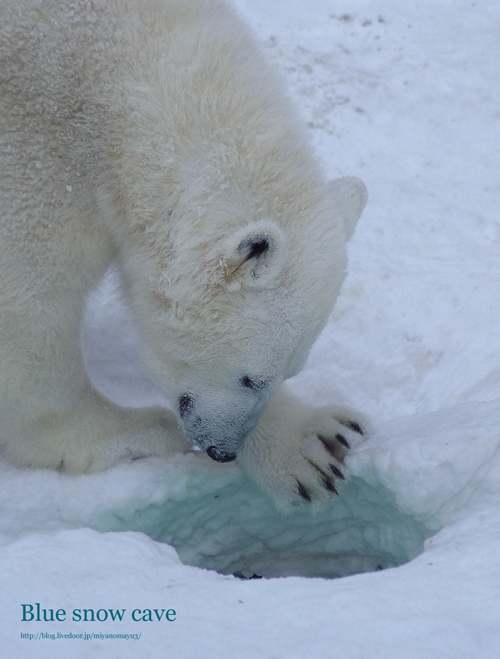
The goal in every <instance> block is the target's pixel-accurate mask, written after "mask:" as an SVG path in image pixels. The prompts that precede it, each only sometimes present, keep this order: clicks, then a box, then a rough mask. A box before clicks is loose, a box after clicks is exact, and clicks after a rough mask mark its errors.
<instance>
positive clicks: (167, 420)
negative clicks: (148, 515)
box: [0, 266, 191, 473]
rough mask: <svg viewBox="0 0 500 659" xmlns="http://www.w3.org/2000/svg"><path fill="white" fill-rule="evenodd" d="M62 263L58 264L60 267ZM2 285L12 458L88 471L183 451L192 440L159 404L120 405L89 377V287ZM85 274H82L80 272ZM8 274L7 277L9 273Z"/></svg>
mask: <svg viewBox="0 0 500 659" xmlns="http://www.w3.org/2000/svg"><path fill="white" fill-rule="evenodd" d="M56 270H57V268H56ZM6 272H8V273H9V274H10V275H11V281H10V282H9V284H8V286H7V285H4V286H2V287H0V308H1V309H2V313H1V316H0V364H1V370H0V426H1V436H0V442H1V443H3V444H4V445H5V448H6V454H7V457H8V458H9V459H10V460H11V461H12V462H14V464H17V465H20V466H27V467H36V468H39V467H42V468H43V467H46V468H52V469H61V470H63V471H67V472H70V473H83V472H89V471H96V470H100V469H105V468H106V467H109V466H111V465H113V464H115V463H116V462H118V461H120V460H123V459H135V458H139V457H145V456H150V455H168V454H171V453H176V452H185V451H188V450H190V449H191V445H190V444H189V442H188V440H187V439H186V438H185V436H184V434H183V433H182V431H181V430H180V428H179V426H178V423H177V421H176V419H175V416H174V415H173V414H172V413H171V412H168V411H166V410H163V409H161V408H151V409H145V410H144V409H143V410H133V409H125V408H121V407H119V406H117V405H114V404H113V403H111V402H110V401H108V400H106V399H105V398H104V397H103V396H101V395H100V394H99V393H98V392H97V391H96V390H95V389H94V388H93V387H92V385H91V384H90V382H89V380H88V377H87V375H86V372H85V368H84V364H83V360H82V356H81V351H80V326H81V320H82V316H83V308H84V302H85V295H86V292H87V291H86V290H84V287H83V286H79V285H78V283H77V281H78V278H73V279H75V282H74V283H71V282H69V281H68V278H69V277H71V272H69V270H68V269H67V268H66V270H65V275H62V274H61V276H60V277H58V278H57V279H56V278H54V281H52V282H50V281H48V280H44V278H43V277H41V278H39V279H38V280H36V279H35V278H32V280H31V281H28V278H27V276H26V275H24V274H22V275H19V272H18V273H17V275H18V278H17V280H16V268H15V266H12V268H10V269H8V270H7V269H3V273H4V274H5V273H6ZM80 279H81V278H80ZM3 280H4V281H6V278H5V277H4V278H3Z"/></svg>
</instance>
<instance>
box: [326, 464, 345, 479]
mask: <svg viewBox="0 0 500 659" xmlns="http://www.w3.org/2000/svg"><path fill="white" fill-rule="evenodd" d="M328 466H329V467H330V471H331V472H332V474H333V475H334V476H337V478H341V479H342V480H343V481H345V476H344V474H343V473H342V472H341V471H340V469H339V468H338V467H336V466H335V465H332V464H329V465H328Z"/></svg>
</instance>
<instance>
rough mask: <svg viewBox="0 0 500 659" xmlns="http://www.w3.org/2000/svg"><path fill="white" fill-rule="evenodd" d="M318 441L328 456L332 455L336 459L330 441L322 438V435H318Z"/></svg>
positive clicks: (333, 447)
mask: <svg viewBox="0 0 500 659" xmlns="http://www.w3.org/2000/svg"><path fill="white" fill-rule="evenodd" d="M318 439H319V441H320V442H321V443H322V444H323V446H324V447H325V448H326V450H327V451H328V453H330V455H332V456H333V457H334V458H336V457H337V456H336V455H335V445H334V443H333V442H332V440H331V439H328V438H327V437H323V436H322V435H318Z"/></svg>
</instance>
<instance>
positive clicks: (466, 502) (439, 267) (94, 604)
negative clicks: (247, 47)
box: [0, 0, 500, 659]
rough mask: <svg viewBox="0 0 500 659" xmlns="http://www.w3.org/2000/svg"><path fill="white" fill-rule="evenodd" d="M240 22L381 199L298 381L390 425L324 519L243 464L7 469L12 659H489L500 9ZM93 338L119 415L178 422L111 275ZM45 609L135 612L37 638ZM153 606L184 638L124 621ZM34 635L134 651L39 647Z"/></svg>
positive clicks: (289, 13)
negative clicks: (288, 505) (263, 484)
mask: <svg viewBox="0 0 500 659" xmlns="http://www.w3.org/2000/svg"><path fill="white" fill-rule="evenodd" d="M237 6H238V8H239V9H240V10H241V12H242V14H243V15H244V16H246V18H247V20H248V21H249V22H250V24H251V25H253V27H254V29H255V31H256V33H257V35H258V38H259V39H260V41H261V42H262V44H263V48H264V50H265V51H267V53H268V56H269V58H270V60H271V61H273V62H274V64H275V65H276V66H277V67H278V68H279V69H281V70H282V71H283V73H284V75H285V76H286V78H287V81H288V84H289V89H290V94H291V96H292V97H293V98H294V100H295V101H296V103H297V106H298V108H299V110H300V112H301V113H302V116H303V118H304V121H305V122H306V123H307V124H308V125H309V127H310V131H311V135H312V139H313V143H314V145H315V148H316V151H317V154H318V157H319V158H320V160H321V161H322V163H323V166H324V168H325V170H326V171H327V173H328V175H329V176H330V177H332V178H333V177H338V176H343V175H347V174H355V175H358V176H360V177H361V178H363V180H364V181H365V182H366V184H367V187H368V189H369V191H370V200H369V204H368V206H367V208H366V210H365V213H364V214H363V217H362V219H361V221H360V223H359V226H358V228H357V231H356V233H355V235H354V237H353V238H352V241H351V243H350V246H349V258H350V266H349V275H348V278H347V280H346V283H345V286H344V289H343V292H342V294H341V297H340V299H339V301H338V303H337V306H336V308H335V311H334V313H333V316H332V319H331V322H330V323H329V325H328V326H327V328H326V330H325V331H324V333H323V334H322V336H321V337H320V339H319V340H318V342H317V344H316V345H315V346H314V348H313V351H312V353H311V356H310V359H309V362H308V365H307V367H306V369H305V370H304V371H303V372H302V373H301V374H300V375H299V376H297V377H296V378H295V379H294V381H293V383H292V384H293V388H294V390H295V391H296V392H297V393H299V394H300V395H301V396H303V397H305V398H307V399H309V400H311V401H316V402H317V403H318V404H327V403H329V402H333V401H334V402H336V403H339V404H347V405H350V406H352V407H355V408H358V409H360V410H362V411H363V412H364V413H366V414H368V415H369V416H370V417H371V419H372V424H373V430H372V432H371V435H370V438H369V440H368V441H367V442H366V443H365V444H364V445H363V446H362V447H361V448H360V449H359V450H357V451H356V453H355V454H354V455H352V456H351V457H350V459H349V466H350V469H351V474H352V475H351V477H350V479H349V481H348V482H347V483H346V484H345V486H344V487H343V489H342V491H341V495H340V497H339V498H337V499H336V500H332V501H331V503H330V504H329V505H327V506H326V507H323V508H319V509H317V510H314V511H312V513H313V514H311V511H310V510H308V509H307V507H306V506H300V507H298V508H297V509H296V510H294V511H293V512H291V513H290V514H288V515H286V516H283V515H282V514H280V513H278V512H276V511H275V509H274V508H273V506H272V504H271V503H270V502H269V501H268V500H267V499H266V498H265V497H264V496H263V495H262V494H261V493H260V492H259V491H258V490H257V489H255V487H254V486H253V485H252V484H251V483H250V482H249V481H248V480H247V479H246V478H245V477H244V475H243V474H242V473H241V471H240V470H239V469H238V467H237V466H236V465H234V464H230V465H219V464H215V463H209V462H208V461H207V460H204V459H203V458H204V456H202V455H201V454H193V455H190V456H179V457H178V458H176V459H174V460H171V461H168V462H166V461H162V460H159V459H158V460H145V461H138V462H135V463H132V464H123V465H120V466H118V467H116V468H115V469H113V470H111V471H109V472H107V473H102V474H95V475H89V476H80V477H71V476H63V475H61V474H58V473H53V472H45V471H29V470H19V469H13V468H12V467H9V466H7V465H6V464H2V463H0V472H1V473H0V502H1V504H0V506H1V507H0V543H1V544H0V642H1V647H2V652H1V654H2V656H5V657H16V658H19V659H23V658H24V657H26V658H28V657H29V658H30V659H31V658H33V657H37V658H38V657H41V658H42V657H50V658H51V659H53V658H55V657H67V656H69V655H71V656H72V657H75V659H77V658H80V657H82V658H86V657H91V656H92V657H93V656H102V657H107V658H114V657H117V658H118V657H120V659H126V658H127V657H134V658H135V657H138V656H141V657H155V658H156V657H164V656H169V657H175V659H184V658H186V659H191V658H192V657H194V656H204V657H207V658H209V659H212V658H217V659H225V658H226V657H227V658H228V659H229V658H231V659H232V658H233V657H235V656H237V657H238V658H239V659H247V658H248V659H257V658H259V659H261V658H262V659H285V658H286V659H295V658H297V659H305V658H306V657H316V658H318V659H321V658H325V659H327V658H330V657H332V656H342V657H344V658H345V659H355V658H363V659H365V658H370V659H378V658H379V657H380V658H382V657H383V658H384V659H401V657H405V659H424V658H426V659H428V658H431V659H434V658H436V659H438V658H439V659H441V658H448V657H450V658H452V657H453V658H454V659H457V658H463V659H469V658H470V657H472V656H474V657H478V659H489V658H492V659H493V658H496V657H498V646H499V643H500V624H499V620H500V576H499V575H500V552H499V550H498V548H499V546H500V516H499V515H498V512H497V511H498V509H499V506H500V451H499V442H500V335H499V333H498V331H497V326H498V321H499V313H498V310H497V307H498V305H497V300H498V298H499V296H500V259H499V251H500V219H499V217H498V208H499V202H500V199H499V196H500V193H499V188H498V155H499V146H498V145H499V143H500V142H499V137H500V135H499V133H500V114H499V112H498V107H499V105H500V87H499V86H498V85H497V84H496V79H497V73H498V62H499V61H500V40H499V39H498V25H499V21H500V5H499V4H498V3H497V2H495V0H476V1H475V2H470V1H469V0H468V1H465V0H455V1H454V2H443V3H433V2H431V1H430V0H420V1H416V2H413V3H400V2H396V0H379V2H378V3H376V4H375V5H374V4H373V3H372V2H368V0H350V1H349V2H348V3H344V4H339V3H331V2H330V1H329V0H309V2H307V3H306V2H302V1H301V0H286V1H285V0H274V2H273V3H270V2H268V1H267V0H266V1H264V0H237ZM83 339H84V346H85V352H86V357H87V361H88V365H89V370H90V372H91V375H92V378H93V380H94V382H95V383H96V385H97V386H98V387H99V388H100V389H101V390H102V391H103V392H105V393H106V394H107V395H108V396H110V397H112V398H113V399H114V400H116V401H117V402H121V403H123V404H127V405H137V406H141V405H144V404H149V403H159V402H160V403H161V402H163V403H165V401H164V400H163V398H162V395H161V392H159V391H157V390H156V389H155V388H154V386H153V385H152V384H151V383H149V382H148V380H147V379H146V377H145V376H144V375H143V373H142V371H141V368H140V361H139V357H138V354H139V347H138V346H139V341H138V337H137V335H136V332H135V330H134V327H133V325H132V322H131V320H130V318H129V316H128V314H127V310H126V308H125V307H124V305H123V303H122V301H121V299H120V297H119V294H118V290H117V283H116V280H115V277H114V274H113V273H110V274H109V276H108V277H107V279H106V280H105V282H104V283H103V285H102V287H101V288H100V289H99V291H97V292H96V293H95V295H94V296H93V298H92V299H91V300H90V303H89V309H88V315H87V322H86V325H85V328H84V336H83ZM174 548H175V549H174ZM200 568H205V569H200ZM381 568H382V569H381ZM386 568H392V569H386ZM208 570H209V571H208ZM234 573H239V574H240V576H241V577H251V576H253V575H254V574H256V575H259V576H263V577H267V578H263V579H248V578H247V579H243V578H238V577H235V576H233V574H234ZM354 573H360V574H354ZM346 575H354V576H346ZM282 576H286V577H287V578H282V579H277V578H275V577H282ZM338 576H343V577H344V578H342V579H331V577H338ZM304 577H321V578H304ZM37 602H38V603H40V605H41V607H43V608H46V609H54V610H57V609H61V608H63V609H65V611H66V612H67V613H68V614H70V612H71V611H72V610H73V609H75V608H81V609H83V608H93V609H94V610H96V611H97V610H99V609H109V608H114V609H116V608H118V609H126V616H125V618H124V620H123V621H122V622H118V621H115V622H110V621H106V622H93V623H92V622H73V621H71V619H70V615H68V619H67V620H66V621H64V622H36V621H32V622H22V621H21V617H22V607H21V605H22V604H27V603H31V604H35V603H37ZM147 608H149V609H154V608H157V609H175V611H176V620H175V621H174V622H166V621H164V620H163V621H161V622H158V621H155V622H134V621H132V620H131V618H130V613H131V612H132V610H134V609H141V610H144V609H147ZM41 632H43V633H46V634H56V635H57V633H58V632H59V633H61V634H69V633H73V634H80V633H88V634H94V633H96V634H103V635H105V634H139V633H141V638H140V639H139V640H124V639H117V638H115V639H106V638H94V639H91V640H82V639H63V638H60V639H56V640H52V639H51V638H45V639H42V638H40V637H38V639H33V640H29V639H27V638H21V634H26V633H30V634H35V635H36V634H38V633H41Z"/></svg>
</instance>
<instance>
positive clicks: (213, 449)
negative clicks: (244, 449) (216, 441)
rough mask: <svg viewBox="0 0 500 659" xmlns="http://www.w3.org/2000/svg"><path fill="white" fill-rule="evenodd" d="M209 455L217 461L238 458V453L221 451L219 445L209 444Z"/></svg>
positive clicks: (228, 460)
mask: <svg viewBox="0 0 500 659" xmlns="http://www.w3.org/2000/svg"><path fill="white" fill-rule="evenodd" d="M207 455H208V456H209V457H211V458H212V460H215V461H216V462H232V461H233V460H236V453H226V452H224V451H220V450H219V449H218V448H217V446H209V447H208V448H207Z"/></svg>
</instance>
